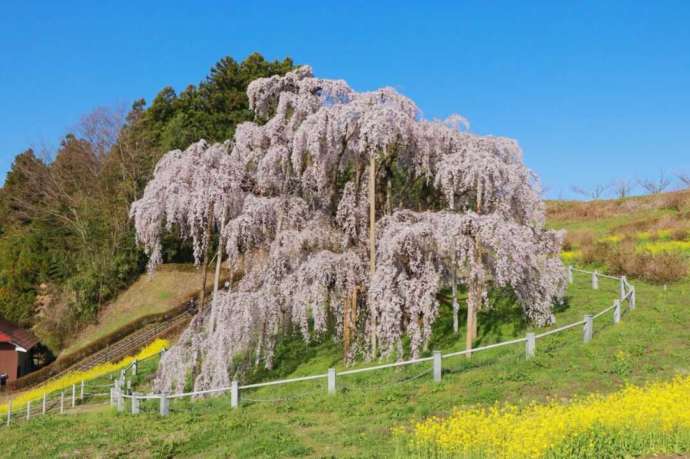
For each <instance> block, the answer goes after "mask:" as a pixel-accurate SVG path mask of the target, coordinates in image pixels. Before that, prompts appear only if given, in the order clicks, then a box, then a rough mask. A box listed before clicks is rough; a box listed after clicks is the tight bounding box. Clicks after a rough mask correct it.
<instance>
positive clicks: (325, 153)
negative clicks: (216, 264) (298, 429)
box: [132, 67, 565, 390]
mask: <svg viewBox="0 0 690 459" xmlns="http://www.w3.org/2000/svg"><path fill="white" fill-rule="evenodd" d="M247 94H248V97H249V101H250V105H251V108H252V110H253V111H254V113H255V114H256V115H257V122H247V123H243V124H241V125H239V126H238V127H237V129H236V133H235V137H234V139H233V141H232V143H226V144H223V145H213V146H208V145H205V144H203V147H200V146H198V145H197V146H196V147H195V146H192V147H190V149H189V150H188V152H189V156H190V158H191V157H192V155H196V156H195V157H197V158H199V157H200V156H203V155H210V154H211V153H209V152H210V151H212V152H218V158H217V160H215V162H211V161H208V164H209V165H213V166H212V167H215V171H214V172H213V173H211V172H210V171H209V172H208V174H206V173H204V174H202V175H203V177H209V178H208V179H206V178H203V179H198V180H197V179H195V178H194V175H195V172H194V171H191V170H188V169H194V168H196V167H206V166H204V165H195V164H196V162H198V161H199V159H197V160H196V162H195V161H192V160H191V159H189V160H186V159H185V160H183V159H181V156H183V155H184V154H187V153H188V152H185V153H184V154H183V153H182V152H171V153H169V154H168V155H170V157H168V156H166V157H165V158H164V159H163V160H162V161H161V164H160V165H159V167H158V168H157V170H156V176H155V177H154V180H153V181H152V183H151V184H149V186H148V187H147V190H146V192H145V195H144V198H142V200H141V201H139V202H138V203H136V204H135V205H134V206H133V208H132V213H133V215H134V217H135V222H136V225H137V234H138V237H139V240H140V241H141V242H142V243H143V244H144V246H145V247H146V248H147V250H148V251H149V253H150V254H151V258H152V260H153V262H152V263H153V264H155V263H157V262H159V261H160V251H158V252H156V248H157V247H158V248H159V247H160V235H161V232H162V231H163V230H164V229H165V228H166V227H169V226H171V225H173V224H176V225H179V226H180V227H182V228H183V229H184V230H185V234H186V235H188V236H190V237H191V238H192V240H193V241H195V246H196V245H199V246H200V247H201V249H200V250H203V244H204V242H203V238H202V237H201V234H203V228H204V227H205V226H204V225H205V224H207V222H208V220H209V219H215V218H218V217H217V216H218V215H220V213H219V212H223V214H224V215H226V216H227V221H226V222H225V224H224V226H223V230H222V233H221V235H220V240H221V244H222V247H223V250H224V251H225V253H226V254H227V257H228V258H227V259H228V263H229V264H230V265H232V266H236V267H238V268H237V269H238V270H241V272H242V276H241V278H240V280H239V281H238V282H237V284H236V285H234V286H233V287H232V291H230V290H228V291H222V292H218V294H217V295H216V298H215V299H214V301H213V302H212V305H211V307H210V308H209V309H208V310H206V311H204V312H203V313H202V314H200V315H198V316H197V317H196V318H195V319H194V321H193V323H192V325H190V328H188V329H187V331H186V332H185V333H184V334H183V335H182V337H181V339H180V341H179V343H178V344H177V345H176V346H175V347H173V348H172V349H171V350H170V351H169V352H168V353H167V354H166V356H165V358H164V359H163V361H162V363H161V368H160V370H159V374H158V377H157V379H156V383H155V384H156V387H157V388H158V389H160V390H180V389H181V387H183V385H184V381H185V380H186V379H187V378H188V377H189V375H190V373H191V375H192V376H193V378H194V385H195V387H196V388H197V389H205V388H210V387H214V386H219V385H226V384H227V383H228V382H229V380H230V379H231V378H233V377H234V376H235V372H237V371H239V370H240V367H239V366H236V362H237V359H238V358H239V357H240V356H243V355H244V356H245V357H246V356H248V355H252V356H253V357H252V359H253V361H254V362H255V363H257V364H258V363H261V362H263V364H264V365H266V366H268V367H271V365H272V364H273V358H274V351H275V344H276V342H277V340H279V339H280V338H281V337H283V336H285V335H286V333H289V332H290V330H292V329H294V330H296V331H299V333H301V335H302V337H303V338H304V340H305V341H309V340H311V339H313V338H314V337H317V336H332V337H333V338H334V339H340V338H341V337H343V336H347V337H348V338H347V340H348V342H349V340H350V336H351V332H353V331H354V334H355V339H354V346H353V348H352V350H348V351H347V352H348V356H347V357H348V358H352V357H353V356H354V355H355V354H357V353H361V354H364V355H367V356H368V357H370V358H375V357H378V356H380V355H390V354H396V355H398V356H402V355H403V354H404V353H406V352H410V353H412V354H413V355H418V354H419V353H420V352H422V351H423V350H424V349H425V346H426V345H427V344H428V342H429V339H430V337H431V330H432V325H433V323H434V321H435V320H436V318H437V317H438V307H439V305H438V299H437V298H438V293H439V292H440V290H442V289H444V288H447V287H450V285H451V283H452V284H454V283H455V282H457V283H459V284H461V285H465V286H466V287H468V291H469V300H468V306H470V307H471V308H473V309H474V311H475V312H476V310H478V309H479V308H481V307H486V306H487V301H486V299H487V293H488V289H490V288H492V287H507V288H510V289H512V290H513V291H514V292H515V294H516V297H517V298H518V300H519V302H520V304H521V306H522V308H523V311H524V313H525V315H526V316H527V317H528V318H529V319H530V320H532V321H534V322H535V323H537V324H540V325H543V324H547V323H551V322H552V321H553V315H552V313H551V303H552V301H553V300H554V298H557V297H559V296H560V295H562V293H563V289H564V285H565V282H564V279H565V276H564V270H563V266H562V264H561V263H560V261H559V258H558V251H559V250H560V238H561V236H560V234H558V233H554V232H552V231H548V230H546V229H545V228H544V210H543V205H542V202H541V200H540V198H539V188H538V183H537V181H536V178H535V176H534V175H533V174H532V173H531V172H530V171H529V170H528V169H527V168H526V167H525V166H524V164H523V162H522V153H521V151H520V148H519V147H518V145H517V143H516V142H514V141H512V140H510V139H505V138H500V137H482V136H477V135H474V134H471V133H468V132H466V131H461V130H460V129H459V128H460V127H461V126H465V127H467V124H466V123H465V122H464V119H463V118H461V117H457V116H454V117H451V118H450V119H449V120H447V122H441V121H426V120H423V119H421V117H420V114H419V110H418V109H417V107H416V106H415V104H414V103H413V102H412V101H411V100H410V99H408V98H406V97H404V96H402V95H400V94H399V93H397V92H396V91H395V90H393V89H391V88H384V89H380V90H376V91H371V92H356V91H354V90H352V89H351V88H350V87H349V86H348V85H347V84H346V83H345V82H344V81H342V80H324V79H318V78H315V77H313V75H312V72H311V69H310V68H309V67H301V68H299V69H297V70H295V71H294V72H290V73H288V74H286V75H285V76H274V77H271V78H263V79H259V80H256V81H254V82H252V83H251V84H250V85H249V88H248V90H247ZM195 145H196V144H195ZM214 158H215V156H214ZM175 161H179V162H183V163H184V164H186V166H182V165H177V166H174V165H172V164H171V163H175ZM184 161H187V162H184ZM202 163H203V161H202ZM203 164H206V163H203ZM209 167H211V166H209ZM214 174H215V178H210V177H213V176H214ZM396 174H397V175H396ZM392 179H395V180H393V181H392ZM180 182H182V183H180ZM400 183H403V184H402V185H400ZM198 187H200V188H204V187H210V188H211V189H210V190H202V189H198ZM394 187H397V188H396V189H393V188H394ZM412 187H422V188H421V189H423V190H424V191H423V192H422V193H423V194H424V196H421V197H418V198H414V197H413V196H409V195H407V194H406V193H409V192H410V191H409V190H411V189H412ZM391 196H398V197H400V196H402V197H404V199H402V200H399V202H397V203H396V202H391ZM414 199H416V201H415V204H414V205H415V207H414V208H403V207H400V206H401V205H402V203H407V202H411V201H413V200H414ZM384 202H385V203H386V205H385V206H384ZM384 207H385V209H386V211H385V212H384ZM204 209H212V210H209V211H204ZM370 211H373V213H372V215H373V219H372V218H371V217H370ZM373 228H376V231H375V232H371V235H370V229H373ZM370 236H373V239H370ZM371 242H373V247H374V251H373V252H370V250H369V245H370V243H371ZM158 250H159V249H158ZM195 253H196V252H195ZM372 253H373V254H374V255H375V263H374V258H373V257H372V256H371V254H372ZM370 266H371V267H372V268H373V271H371V272H370ZM456 313H457V311H456ZM475 326H476V325H475ZM349 327H352V329H350V328H349ZM405 337H409V338H410V346H409V349H405V346H404V345H403V342H404V341H405V340H404V338H405ZM233 362H235V363H233Z"/></svg>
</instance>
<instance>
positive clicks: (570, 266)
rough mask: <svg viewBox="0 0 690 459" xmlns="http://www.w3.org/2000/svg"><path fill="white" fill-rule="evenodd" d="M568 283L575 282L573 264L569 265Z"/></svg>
mask: <svg viewBox="0 0 690 459" xmlns="http://www.w3.org/2000/svg"><path fill="white" fill-rule="evenodd" d="M568 283H569V284H572V283H573V266H572V265H569V266H568Z"/></svg>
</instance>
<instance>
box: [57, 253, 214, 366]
mask: <svg viewBox="0 0 690 459" xmlns="http://www.w3.org/2000/svg"><path fill="white" fill-rule="evenodd" d="M212 284H213V277H212V276H208V278H207V282H206V285H207V287H208V286H211V285H212ZM200 285H201V277H200V274H199V270H198V269H196V268H195V267H194V266H193V265H183V264H167V265H162V266H160V267H159V268H158V269H157V270H156V272H154V273H153V274H151V275H149V274H142V275H141V276H140V277H139V279H137V281H136V282H134V283H133V284H132V285H131V286H130V287H129V288H128V289H127V290H125V291H123V292H122V293H121V294H120V295H119V296H118V297H117V298H116V299H115V300H114V301H113V302H111V303H110V304H107V305H106V306H104V307H103V309H102V310H101V312H100V314H99V315H98V319H97V321H96V323H94V324H92V325H89V326H88V327H86V328H84V329H83V330H82V331H81V332H80V333H78V334H77V335H76V336H75V338H74V340H73V341H72V342H71V343H70V344H69V346H68V347H67V348H65V349H64V350H63V351H62V354H63V355H68V354H70V353H72V352H75V351H77V350H79V349H80V348H81V347H84V346H87V345H89V344H90V343H92V342H94V341H96V340H98V339H100V338H103V337H104V336H107V335H108V334H110V333H113V332H114V331H116V330H117V329H119V328H121V327H124V326H126V325H127V324H129V323H131V322H135V321H136V320H138V319H140V318H142V317H145V316H148V315H151V314H159V313H163V312H167V311H169V310H171V309H173V308H175V307H176V306H179V305H180V304H181V303H183V302H184V301H187V300H189V299H190V298H192V297H193V296H194V295H196V294H197V292H198V291H199V287H200Z"/></svg>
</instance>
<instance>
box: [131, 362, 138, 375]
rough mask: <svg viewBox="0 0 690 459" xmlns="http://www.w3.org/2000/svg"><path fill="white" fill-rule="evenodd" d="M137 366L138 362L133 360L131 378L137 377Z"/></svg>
mask: <svg viewBox="0 0 690 459" xmlns="http://www.w3.org/2000/svg"><path fill="white" fill-rule="evenodd" d="M137 365H138V362H137V361H136V360H135V361H134V363H132V376H136V375H137Z"/></svg>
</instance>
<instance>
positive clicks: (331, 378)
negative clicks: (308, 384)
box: [328, 368, 335, 395]
mask: <svg viewBox="0 0 690 459" xmlns="http://www.w3.org/2000/svg"><path fill="white" fill-rule="evenodd" d="M334 394H335V368H329V369H328V395H334Z"/></svg>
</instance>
